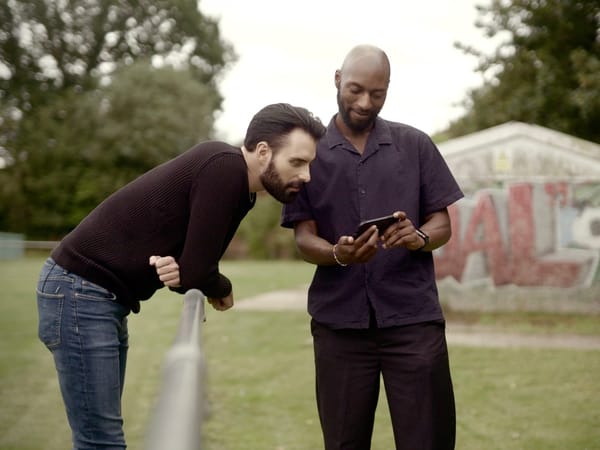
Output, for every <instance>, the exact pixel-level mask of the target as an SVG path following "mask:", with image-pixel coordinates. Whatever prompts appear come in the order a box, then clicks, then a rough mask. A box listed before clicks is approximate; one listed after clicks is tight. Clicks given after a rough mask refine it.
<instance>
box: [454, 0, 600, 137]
mask: <svg viewBox="0 0 600 450" xmlns="http://www.w3.org/2000/svg"><path fill="white" fill-rule="evenodd" d="M477 8H478V10H479V20H478V23H477V24H476V25H477V26H478V27H480V28H482V29H483V30H484V31H485V34H486V35H487V36H488V37H489V38H495V39H501V41H500V44H499V45H498V46H497V48H496V50H495V52H493V54H491V55H485V54H483V53H482V52H480V51H478V50H476V49H474V48H473V47H470V46H467V45H464V44H457V46H458V47H459V48H461V49H462V50H463V51H464V52H466V53H468V54H471V55H474V56H476V57H477V58H479V64H478V67H477V71H478V72H480V73H481V74H482V76H483V79H484V82H483V85H482V86H481V87H478V88H475V89H472V90H471V91H469V92H468V94H467V98H466V100H465V101H464V102H463V105H464V106H465V108H466V110H467V113H466V114H465V115H464V116H463V117H461V118H459V119H458V120H456V121H454V122H453V123H451V124H450V126H449V128H448V130H447V131H446V133H447V135H448V136H450V137H452V136H460V135H464V134H467V133H470V132H473V131H477V130H480V129H483V128H488V127H490V126H493V125H497V124H500V123H503V122H506V121H510V120H519V121H524V122H528V123H535V124H538V125H542V126H546V127H549V128H553V129H556V130H559V131H563V132H565V133H569V134H573V135H575V136H579V137H581V138H584V139H588V140H591V141H595V142H600V127H598V124H599V123H600V3H599V2H598V0H512V1H507V0H492V1H491V3H490V4H489V5H488V6H478V7H477Z"/></svg>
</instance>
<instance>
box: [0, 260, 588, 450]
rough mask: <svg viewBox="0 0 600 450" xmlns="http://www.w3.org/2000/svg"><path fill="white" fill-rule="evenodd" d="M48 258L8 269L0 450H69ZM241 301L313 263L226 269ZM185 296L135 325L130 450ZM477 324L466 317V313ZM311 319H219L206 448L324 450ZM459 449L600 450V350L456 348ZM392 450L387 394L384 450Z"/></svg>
mask: <svg viewBox="0 0 600 450" xmlns="http://www.w3.org/2000/svg"><path fill="white" fill-rule="evenodd" d="M42 261H43V260H42V258H25V259H22V260H18V261H0V285H1V286H2V289H1V292H2V293H1V294H0V330H1V331H0V333H1V338H2V339H0V352H1V353H0V354H1V355H2V359H1V362H0V449H2V450H17V449H18V450H26V449H27V450H34V449H43V450H54V449H66V448H70V435H69V430H68V426H67V424H66V419H65V415H64V412H63V407H62V403H61V400H60V395H59V391H58V383H57V381H56V375H55V371H54V367H53V363H52V361H51V356H50V353H49V352H48V351H47V350H46V349H45V348H43V346H42V344H41V343H39V341H38V340H37V336H36V333H37V311H36V306H35V295H34V292H35V282H36V278H37V274H38V271H39V268H40V267H41V264H42ZM223 271H224V272H225V273H227V274H228V275H230V276H231V278H232V281H233V283H234V289H235V296H236V299H237V300H238V301H243V300H241V299H243V298H245V297H248V296H252V295H255V294H257V293H260V292H267V291H272V290H277V289H284V288H289V287H294V286H301V285H304V284H306V283H308V281H309V280H310V276H311V274H312V268H311V267H310V266H309V265H308V264H305V263H302V262H282V261H275V262H250V261H248V262H232V261H227V262H225V263H223ZM180 311H181V297H180V296H178V295H177V294H173V293H169V292H168V291H166V290H163V291H160V292H159V293H158V294H157V295H156V296H155V297H154V298H153V299H152V300H151V301H149V302H146V303H145V304H143V306H142V312H141V313H140V314H139V315H133V316H131V318H130V336H131V337H130V357H129V362H128V369H127V370H128V374H127V382H126V387H125V394H124V399H123V407H124V418H125V431H126V434H127V438H128V443H129V448H131V449H141V448H142V446H143V436H144V432H145V429H146V424H147V422H148V418H149V415H150V414H151V413H152V408H153V405H154V399H155V395H156V391H157V389H158V386H159V383H160V376H161V373H160V370H161V364H162V359H163V356H164V354H165V352H166V351H167V349H168V347H169V346H170V345H171V344H172V342H173V338H174V336H175V329H176V327H177V324H178V320H179V314H180ZM465 314H466V315H465ZM450 316H451V317H450V319H451V320H457V319H460V320H465V321H468V322H470V323H481V324H484V325H490V326H495V327H500V328H501V329H510V330H513V329H517V330H520V331H522V330H529V331H530V332H542V333H551V332H556V331H557V330H559V331H561V332H569V333H585V334H594V333H597V334H600V326H599V325H600V321H599V319H598V317H595V316H578V315H569V316H565V315H553V314H550V313H542V314H537V315H536V314H535V313H527V314H516V313H461V314H459V315H455V316H454V317H453V315H452V314H450ZM308 322H309V318H308V316H307V314H306V313H304V312H299V311H287V312H259V311H242V310H235V309H234V310H231V311H228V312H224V313H220V312H216V311H214V310H212V309H211V308H210V307H209V308H207V321H206V323H205V324H204V329H203V345H204V349H205V352H206V358H207V364H208V373H207V380H206V384H207V388H208V403H209V404H208V410H209V413H208V415H207V418H206V422H205V424H204V427H203V429H204V436H205V449H206V450H292V449H297V450H316V449H319V448H322V443H321V437H320V429H319V424H318V418H317V414H316V410H315V406H314V386H313V376H314V369H313V359H312V346H311V339H310V333H309V327H308ZM450 353H451V354H450V357H451V365H452V371H453V379H454V385H455V391H456V401H457V420H458V424H457V449H459V450H483V449H485V450H494V449H499V450H504V449H507V450H509V449H510V450H513V449H515V450H519V449H523V450H538V449H542V448H543V449H545V450H559V449H560V450H563V449H569V450H571V449H581V450H583V449H588V450H591V449H600V427H598V424H599V423H600V409H599V408H598V406H597V405H598V404H600V381H598V380H599V378H598V374H600V351H575V350H550V349H489V348H467V347H460V346H451V348H450ZM391 448H393V440H392V435H391V431H390V426H389V416H388V413H387V407H386V403H385V398H384V396H383V394H382V397H381V401H380V408H379V409H378V413H377V418H376V428H375V436H374V439H373V449H374V450H377V449H380V450H388V449H391Z"/></svg>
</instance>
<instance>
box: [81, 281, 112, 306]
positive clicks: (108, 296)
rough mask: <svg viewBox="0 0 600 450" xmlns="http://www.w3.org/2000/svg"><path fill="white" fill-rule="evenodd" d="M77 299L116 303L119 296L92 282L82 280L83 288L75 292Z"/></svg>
mask: <svg viewBox="0 0 600 450" xmlns="http://www.w3.org/2000/svg"><path fill="white" fill-rule="evenodd" d="M75 297H77V298H80V299H82V300H96V301H102V300H104V301H106V300H109V301H113V302H114V301H115V300H116V299H117V296H116V295H115V294H113V293H112V292H110V291H109V290H108V289H104V288H103V287H102V286H99V285H97V284H95V283H92V282H91V281H88V280H85V279H83V278H82V279H81V288H80V289H78V290H77V291H76V292H75Z"/></svg>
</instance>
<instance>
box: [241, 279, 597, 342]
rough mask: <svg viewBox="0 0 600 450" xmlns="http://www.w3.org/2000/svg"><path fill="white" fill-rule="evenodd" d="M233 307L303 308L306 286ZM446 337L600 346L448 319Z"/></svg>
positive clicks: (565, 336)
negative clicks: (466, 323)
mask: <svg viewBox="0 0 600 450" xmlns="http://www.w3.org/2000/svg"><path fill="white" fill-rule="evenodd" d="M234 308H235V309H236V310H242V311H243V310H255V311H286V310H296V311H306V288H304V289H290V290H283V291H276V292H269V293H266V294H261V295H257V296H255V297H250V298H246V299H242V300H239V301H236V304H235V306H234ZM446 337H447V339H448V343H449V344H450V345H453V344H454V345H463V346H473V347H496V348H517V347H528V348H562V349H578V350H600V336H581V335H573V334H524V333H512V332H511V333H503V332H501V331H498V330H497V329H493V328H488V327H483V326H480V325H465V324H460V323H451V322H450V323H448V325H447V332H446Z"/></svg>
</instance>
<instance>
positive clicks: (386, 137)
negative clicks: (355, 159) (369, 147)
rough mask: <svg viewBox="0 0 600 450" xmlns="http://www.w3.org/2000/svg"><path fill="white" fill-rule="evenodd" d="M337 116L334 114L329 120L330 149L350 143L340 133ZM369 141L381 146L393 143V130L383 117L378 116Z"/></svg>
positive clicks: (327, 138) (328, 142) (328, 136)
mask: <svg viewBox="0 0 600 450" xmlns="http://www.w3.org/2000/svg"><path fill="white" fill-rule="evenodd" d="M335 116H336V115H334V116H333V117H332V118H331V120H330V121H329V125H328V126H327V134H326V140H327V146H328V147H329V148H330V149H333V148H334V147H337V146H338V145H343V144H349V142H348V140H347V139H346V138H345V137H344V136H343V135H342V133H340V130H339V129H338V127H337V126H336V125H335ZM369 142H372V143H373V144H375V147H376V148H377V147H379V145H381V144H391V143H392V132H391V130H390V127H389V125H388V123H387V122H386V121H385V120H384V119H382V118H381V117H377V118H376V119H375V126H374V127H373V129H372V130H371V134H370V135H369Z"/></svg>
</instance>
